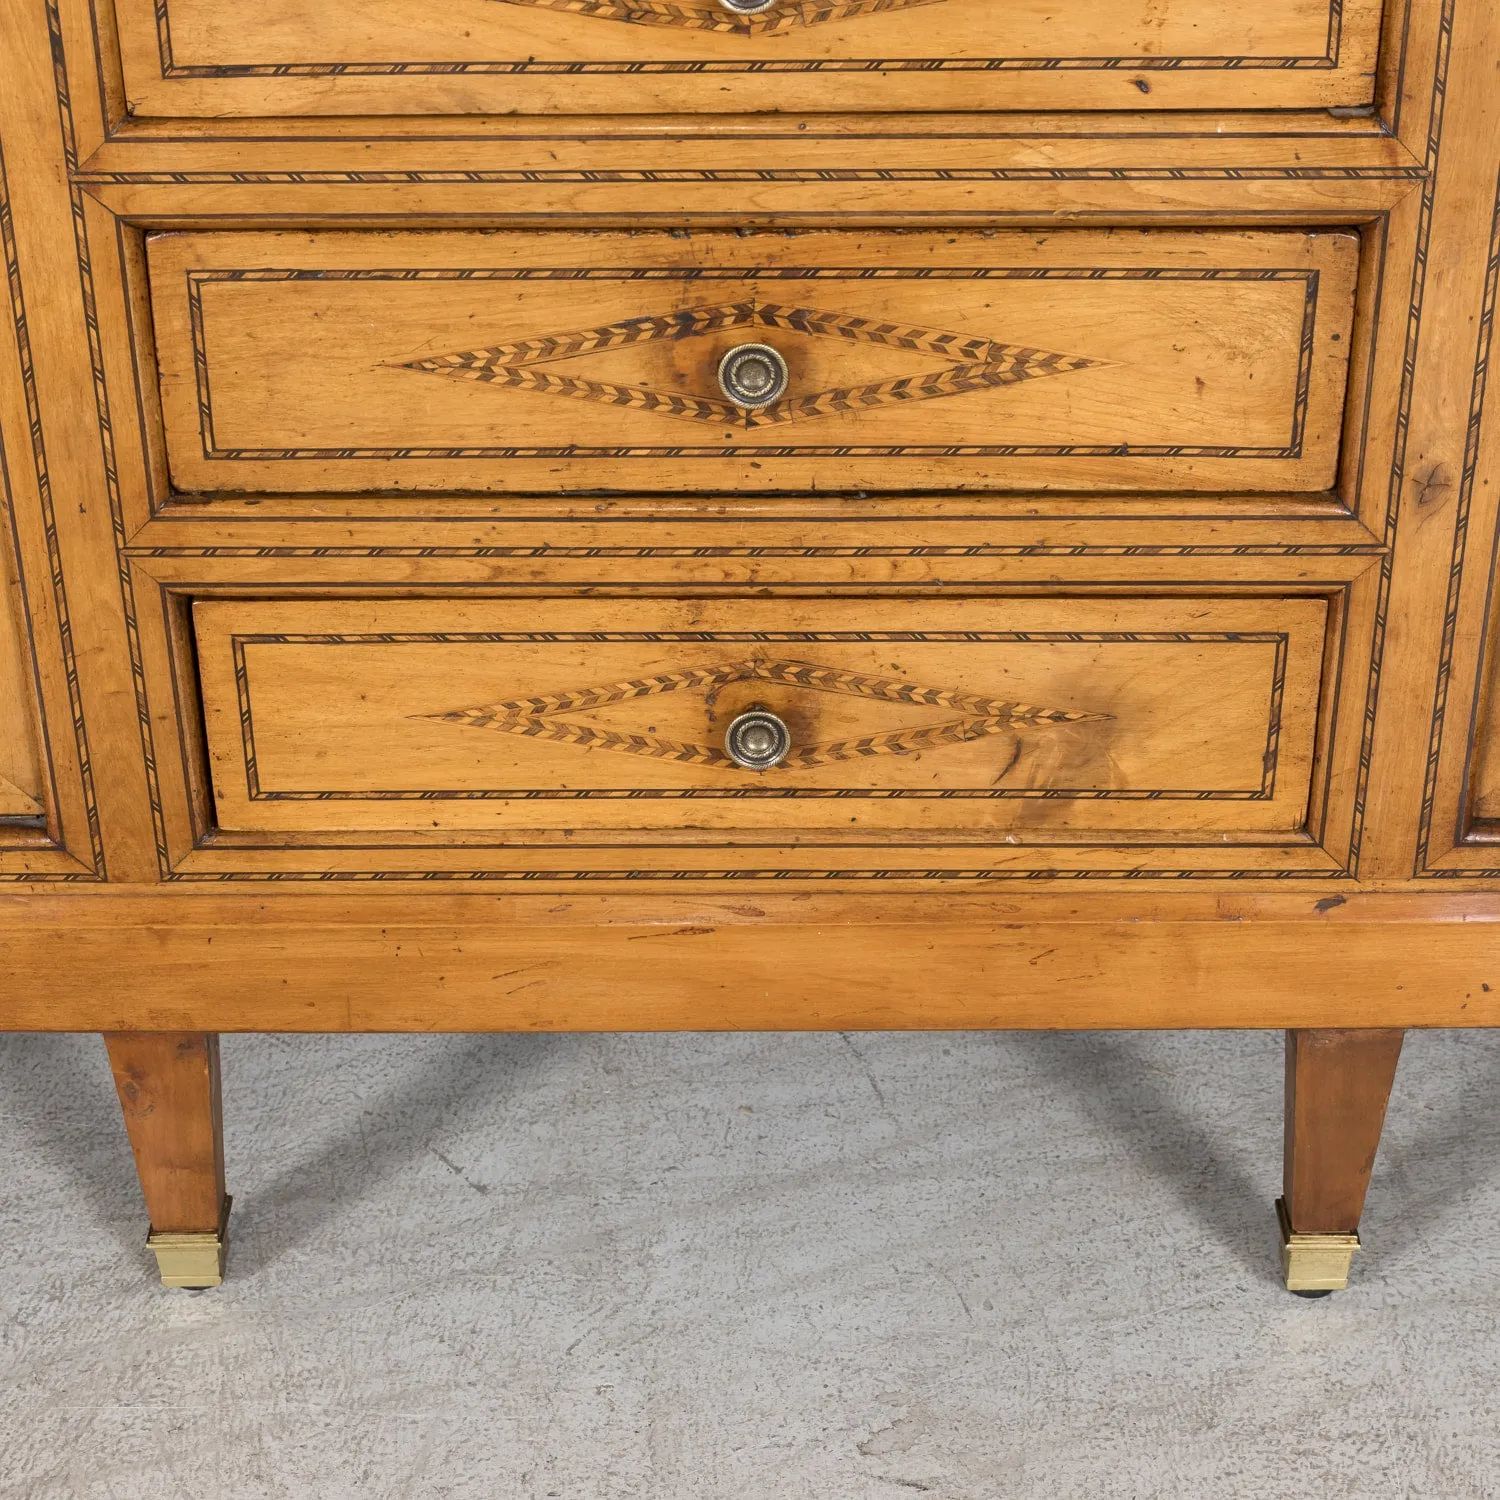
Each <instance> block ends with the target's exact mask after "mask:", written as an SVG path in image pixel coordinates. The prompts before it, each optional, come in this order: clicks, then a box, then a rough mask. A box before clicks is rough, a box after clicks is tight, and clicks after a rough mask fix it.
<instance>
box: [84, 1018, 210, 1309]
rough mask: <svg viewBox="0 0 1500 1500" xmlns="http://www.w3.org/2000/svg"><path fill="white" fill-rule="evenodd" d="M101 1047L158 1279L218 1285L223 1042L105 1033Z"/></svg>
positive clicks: (205, 1035) (194, 1035) (201, 1036)
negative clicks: (110, 1072) (110, 1074)
mask: <svg viewBox="0 0 1500 1500" xmlns="http://www.w3.org/2000/svg"><path fill="white" fill-rule="evenodd" d="M104 1043H105V1046H106V1047H107V1048H108V1049H109V1064H110V1067H111V1069H112V1070H113V1071H114V1075H115V1087H116V1089H117V1090H118V1091H119V1095H120V1105H121V1107H122V1108H123V1109H124V1111H125V1129H126V1131H127V1132H128V1133H129V1135H130V1149H131V1150H132V1151H133V1152H134V1153H135V1166H136V1172H137V1174H138V1175H139V1176H140V1179H141V1191H142V1192H143V1193H144V1194H145V1197H146V1211H147V1213H148V1214H149V1215H150V1218H151V1233H150V1236H149V1238H148V1239H147V1244H148V1245H149V1246H150V1247H151V1249H152V1250H153V1251H154V1252H155V1254H156V1260H157V1267H158V1269H159V1270H160V1272H161V1279H162V1283H163V1285H165V1286H185V1287H207V1286H218V1285H219V1284H220V1282H222V1281H223V1279H224V1259H225V1252H226V1248H227V1239H226V1231H227V1227H228V1222H229V1198H228V1196H227V1195H226V1193H225V1191H224V1122H223V1111H222V1108H221V1105H220V1099H219V1038H218V1037H217V1036H216V1035H214V1034H213V1033H211V1032H203V1031H181V1032H124V1031H122V1032H111V1033H108V1034H107V1035H106V1036H105V1038H104Z"/></svg>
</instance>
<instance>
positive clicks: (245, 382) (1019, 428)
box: [149, 231, 1360, 493]
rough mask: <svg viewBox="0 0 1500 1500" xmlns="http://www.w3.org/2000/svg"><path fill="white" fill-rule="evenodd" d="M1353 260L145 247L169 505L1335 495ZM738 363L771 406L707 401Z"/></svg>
mask: <svg viewBox="0 0 1500 1500" xmlns="http://www.w3.org/2000/svg"><path fill="white" fill-rule="evenodd" d="M1359 256H1360V251H1359V242H1358V240H1357V238H1356V237H1355V236H1353V235H1348V234H1334V233H1328V234H1297V233H1253V232H1250V233H1247V232H1200V233H1194V234H1178V233H1170V232H1165V231H1162V232H1150V233H1140V232H1117V233H1095V232H1087V231H1066V232H1061V233H1057V234H1048V235H1035V234H1026V235H1023V234H983V235H981V234H969V233H958V234H949V235H945V236H942V237H940V238H939V237H933V236H928V235H921V234H892V233H884V234H877V233H872V234H868V235H849V234H827V233H808V234H802V235H795V236H786V235H774V236H772V235H714V234H697V235H683V234H677V235H667V234H634V235H629V236H622V235H611V234H583V235H580V234H560V233H559V234H528V235H505V234H414V233H394V234H362V235H351V234H338V233H328V234H314V235H299V234H292V233H280V234H245V233H235V234H169V235H162V236H155V237H153V238H152V239H151V241H150V244H149V260H150V274H151V281H152V288H153V302H154V308H155V326H156V334H157V351H156V358H157V360H158V363H159V367H160V376H161V386H162V393H163V408H164V413H165V420H166V430H167V445H168V452H169V458H170V464H171V472H172V478H173V481H174V483H175V484H176V485H177V487H178V488H179V489H182V490H185V491H196V492H222V491H231V492H232V491H246V490H250V491H262V492H267V491H269V492H278V491H280V492H286V491H349V490H379V491H387V492H391V491H406V490H429V491H430V490H489V491H497V490H504V491H521V492H526V491H535V490H547V491H562V492H564V493H566V492H569V491H575V490H578V489H580V488H585V489H588V490H590V491H656V490H690V491H695V492H703V491H710V492H713V491H726V490H732V491H738V492H756V491H775V490H787V489H802V488H813V489H820V490H835V491H849V490H859V489H874V490H891V489H897V488H901V489H942V490H959V489H980V490H983V489H1001V490H1015V489H1027V488H1031V489H1071V490H1091V489H1110V490H1119V489H1125V488H1134V489H1137V490H1139V489H1147V490H1152V489H1154V490H1173V489H1222V488H1226V487H1230V486H1235V487H1239V488H1243V489H1250V490H1272V491H1278V490H1279V491H1299V490H1301V491H1320V490H1326V489H1328V488H1329V487H1330V486H1331V485H1332V483H1333V481H1334V478H1335V473H1336V466H1337V462H1338V456H1339V433H1340V427H1341V422H1342V415H1343V401H1344V389H1345V380H1346V375H1347V367H1348V360H1349V351H1350V338H1349V335H1350V328H1351V321H1352V316H1353V308H1354V285H1355V278H1356V274H1357V271H1358V266H1359ZM754 343H767V344H770V345H772V346H773V347H774V348H776V349H777V350H778V351H779V352H780V353H781V354H782V356H783V357H784V359H785V360H786V362H787V365H788V366H789V369H790V386H789V390H788V393H787V395H786V397H785V399H783V400H780V401H778V402H776V403H775V404H774V405H772V406H770V407H768V408H767V409H765V410H764V411H759V412H750V411H746V410H744V409H742V408H739V407H736V406H734V405H733V404H731V403H730V402H729V401H727V400H726V398H725V396H724V394H723V393H722V391H721V390H720V387H719V384H718V381H717V377H716V372H717V368H718V365H719V362H720V360H721V358H722V357H723V356H724V355H725V354H726V353H727V352H728V351H729V350H730V349H732V348H734V347H736V346H739V345H744V344H754Z"/></svg>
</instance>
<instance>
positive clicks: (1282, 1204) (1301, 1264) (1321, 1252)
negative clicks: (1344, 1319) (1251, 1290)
mask: <svg viewBox="0 0 1500 1500" xmlns="http://www.w3.org/2000/svg"><path fill="white" fill-rule="evenodd" d="M1276 1217H1277V1219H1278V1220H1279V1221H1280V1224H1281V1270H1282V1274H1283V1275H1284V1276H1285V1277H1286V1289H1287V1291H1289V1292H1341V1291H1343V1290H1344V1288H1345V1287H1347V1286H1348V1285H1349V1267H1350V1265H1351V1264H1352V1263H1353V1261H1354V1252H1355V1251H1356V1250H1358V1249H1359V1248H1360V1246H1359V1236H1358V1235H1357V1234H1298V1233H1297V1232H1296V1231H1295V1230H1294V1229H1293V1228H1292V1221H1291V1218H1290V1216H1289V1215H1288V1213H1287V1207H1286V1199H1284V1198H1278V1199H1277V1200H1276Z"/></svg>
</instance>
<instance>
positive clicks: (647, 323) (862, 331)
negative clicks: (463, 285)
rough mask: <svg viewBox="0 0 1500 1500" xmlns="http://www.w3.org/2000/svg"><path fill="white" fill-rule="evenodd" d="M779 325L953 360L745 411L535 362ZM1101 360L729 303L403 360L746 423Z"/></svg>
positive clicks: (960, 390)
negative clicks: (588, 377) (929, 368)
mask: <svg viewBox="0 0 1500 1500" xmlns="http://www.w3.org/2000/svg"><path fill="white" fill-rule="evenodd" d="M739 328H753V329H781V330H785V331H787V332H794V333H803V334H810V335H812V336H813V337H816V338H836V339H846V340H848V341H849V342H851V343H865V344H879V345H882V346H884V347H886V348H890V349H904V350H908V351H910V352H911V353H913V354H930V355H936V356H938V357H940V358H943V359H946V360H948V361H949V365H948V368H947V369H946V370H935V371H927V372H921V373H916V374H912V375H907V376H902V377H900V378H898V379H894V380H881V381H873V382H870V383H869V384H866V385H858V386H846V387H843V388H839V389H835V390H827V391H819V392H817V393H816V394H814V395H810V396H797V397H792V398H789V399H787V400H783V401H778V402H777V403H776V404H775V405H773V406H768V407H766V408H764V409H763V410H760V411H746V410H745V409H743V408H741V407H738V406H735V405H733V404H731V403H730V402H728V401H723V400H719V399H716V398H712V397H703V396H698V395H693V394H690V393H687V392H679V391H655V390H648V389H645V388H643V387H640V386H629V385H615V384H611V383H606V382H603V381H596V380H584V379H581V378H579V377H577V376H573V375H559V374H555V373H552V372H549V371H544V370H538V369H536V368H535V367H536V366H537V365H542V364H547V363H550V362H552V361H555V360H562V359H574V358H577V357H578V356H580V355H588V354H600V353H604V352H606V351H608V350H614V349H628V348H631V347H633V346H634V345H637V344H648V343H653V342H655V341H657V340H660V339H670V340H680V339H692V338H701V337H704V336H705V335H710V334H716V333H723V332H727V331H730V330H733V329H739ZM1104 363H1105V361H1103V360H1096V359H1084V358H1081V357H1079V356H1075V355H1068V354H1054V353H1051V352H1049V351H1047V350H1045V349H1033V348H1029V347H1027V346H1025V345H1021V344H1002V343H998V342H996V341H995V340H993V339H989V338H985V337H982V336H975V335H970V334H963V333H945V332H942V331H940V330H938V329H935V328H922V327H918V326H917V325H915V324H903V323H889V322H875V321H873V320H871V319H869V318H861V317H856V316H852V315H847V314H843V313H833V312H820V311H818V310H817V309H816V308H809V307H784V306H781V305H780V304H777V303H774V302H771V303H755V302H735V303H728V304H724V305H720V306H717V307H695V308H688V309H686V310H684V311H683V312H680V313H669V314H665V315H660V316H651V317H641V318H628V319H626V320H625V321H623V322H619V323H607V324H605V325H604V326H602V327H599V328H583V329H578V330H575V331H572V332H569V333H555V334H543V335H540V336H538V337H535V338H527V339H517V340H515V341H514V342H512V343H508V344H497V345H494V346H493V347H491V348H488V349H474V350H469V351H461V352H459V353H456V354H444V355H439V356H437V357H436V358H432V359H421V360H414V361H412V362H411V363H409V364H407V365H405V366H403V368H405V369H408V370H421V371H424V372H425V373H427V374H430V375H450V376H453V377H455V378H457V379H461V380H480V381H485V382H486V383H489V384H493V385H499V386H512V387H518V388H520V389H521V390H530V391H538V392H540V393H541V394H543V395H548V396H565V397H569V398H572V399H574V400H581V401H602V402H604V403H605V404H606V405H609V406H619V407H626V408H629V409H630V410H633V411H650V412H660V413H662V414H663V415H666V416H671V417H682V418H685V419H687V420H689V421H697V422H735V423H739V424H741V425H743V426H745V427H771V426H775V425H776V424H778V423H782V422H791V421H795V420H798V419H805V418H809V417H829V416H833V415H835V414H837V413H839V412H846V411H856V410H865V411H868V410H871V409H873V408H875V407H881V406H896V405H904V404H906V403H909V402H912V401H932V400H938V399H941V398H942V397H944V396H961V395H964V394H965V393H966V392H968V391H980V390H990V389H992V388H994V387H996V386H1003V385H1014V384H1015V383H1017V382H1019V381H1022V380H1035V379H1038V378H1040V377H1042V376H1047V375H1065V374H1069V373H1071V372H1072V371H1075V370H1086V369H1089V368H1092V367H1095V366H1099V365H1102V364H1104Z"/></svg>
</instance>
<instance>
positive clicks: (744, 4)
mask: <svg viewBox="0 0 1500 1500" xmlns="http://www.w3.org/2000/svg"><path fill="white" fill-rule="evenodd" d="M719 4H720V5H722V6H723V7H724V9H725V10H728V11H733V12H734V14H735V15H737V16H758V15H759V14H760V13H761V11H763V10H770V8H771V7H772V6H773V5H775V4H776V0H719Z"/></svg>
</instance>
